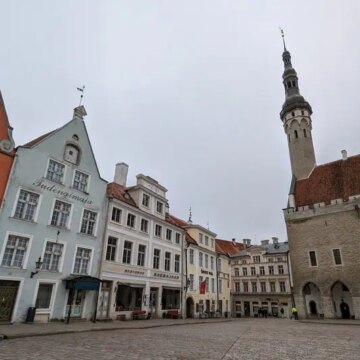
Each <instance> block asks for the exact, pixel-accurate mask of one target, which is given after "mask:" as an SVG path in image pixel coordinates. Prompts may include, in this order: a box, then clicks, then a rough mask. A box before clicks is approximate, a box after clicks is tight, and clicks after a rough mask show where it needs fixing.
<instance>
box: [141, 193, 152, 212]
mask: <svg viewBox="0 0 360 360" xmlns="http://www.w3.org/2000/svg"><path fill="white" fill-rule="evenodd" d="M144 196H147V197H148V198H149V204H148V205H147V206H146V205H144ZM141 206H143V207H144V208H145V209H150V206H151V196H150V195H149V194H146V193H145V192H143V193H142V197H141Z"/></svg>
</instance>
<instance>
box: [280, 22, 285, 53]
mask: <svg viewBox="0 0 360 360" xmlns="http://www.w3.org/2000/svg"><path fill="white" fill-rule="evenodd" d="M279 29H280V32H281V37H282V39H283V44H284V51H286V45H285V35H284V30H283V29H282V28H279Z"/></svg>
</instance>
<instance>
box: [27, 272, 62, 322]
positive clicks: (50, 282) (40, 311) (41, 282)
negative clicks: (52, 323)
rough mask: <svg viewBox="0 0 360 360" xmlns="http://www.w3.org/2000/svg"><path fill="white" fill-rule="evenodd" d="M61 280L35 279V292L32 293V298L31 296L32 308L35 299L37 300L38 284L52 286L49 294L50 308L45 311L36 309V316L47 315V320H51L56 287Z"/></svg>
mask: <svg viewBox="0 0 360 360" xmlns="http://www.w3.org/2000/svg"><path fill="white" fill-rule="evenodd" d="M60 281H61V280H52V279H46V280H45V279H37V280H36V285H35V291H34V296H33V301H32V303H33V306H35V304H36V298H37V294H38V291H39V286H40V284H51V285H53V288H52V292H51V299H50V307H49V308H47V309H43V308H38V309H36V312H37V313H38V314H49V315H50V316H49V318H50V319H51V317H52V314H53V311H54V304H55V299H56V298H57V296H56V295H57V291H58V287H59V282H60Z"/></svg>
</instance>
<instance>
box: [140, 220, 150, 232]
mask: <svg viewBox="0 0 360 360" xmlns="http://www.w3.org/2000/svg"><path fill="white" fill-rule="evenodd" d="M140 229H141V231H142V232H144V233H148V231H149V221H147V220H146V219H141V227H140Z"/></svg>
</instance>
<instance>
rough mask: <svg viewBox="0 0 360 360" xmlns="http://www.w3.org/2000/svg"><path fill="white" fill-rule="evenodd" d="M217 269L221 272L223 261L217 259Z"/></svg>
mask: <svg viewBox="0 0 360 360" xmlns="http://www.w3.org/2000/svg"><path fill="white" fill-rule="evenodd" d="M217 268H218V271H219V272H221V259H220V258H218V259H217Z"/></svg>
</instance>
